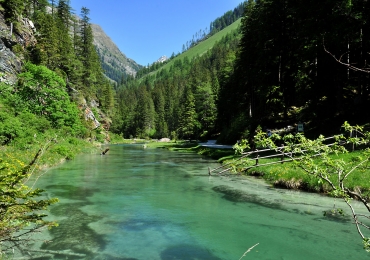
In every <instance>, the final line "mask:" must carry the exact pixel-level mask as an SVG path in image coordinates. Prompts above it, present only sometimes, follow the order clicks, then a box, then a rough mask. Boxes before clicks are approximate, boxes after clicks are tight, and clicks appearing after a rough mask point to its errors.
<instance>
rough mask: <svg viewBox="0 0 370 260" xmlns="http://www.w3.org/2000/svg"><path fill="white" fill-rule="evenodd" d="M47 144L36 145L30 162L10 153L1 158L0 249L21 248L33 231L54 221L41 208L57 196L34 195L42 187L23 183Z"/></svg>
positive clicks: (49, 226)
mask: <svg viewBox="0 0 370 260" xmlns="http://www.w3.org/2000/svg"><path fill="white" fill-rule="evenodd" d="M48 144H49V143H47V145H46V146H45V147H43V148H41V149H39V151H38V152H37V153H36V155H35V156H34V158H33V159H32V161H31V162H30V163H29V164H24V163H23V162H21V161H20V160H19V159H17V158H14V157H12V156H10V155H7V156H5V157H3V158H2V159H1V160H0V195H1V196H0V206H1V207H0V242H1V248H0V253H6V252H10V250H14V249H20V248H21V247H22V246H25V245H27V243H29V242H30V241H31V239H30V236H31V235H32V234H33V233H35V232H38V231H39V230H41V229H43V228H46V227H47V228H51V227H52V226H55V225H56V224H55V223H53V222H49V221H46V220H44V217H46V214H45V213H43V211H44V210H45V209H46V208H47V207H48V206H49V205H51V204H53V203H55V202H57V199H37V198H38V197H40V196H41V194H42V192H43V190H41V189H37V188H36V189H34V188H33V184H32V186H31V187H28V186H27V185H26V184H27V182H30V178H31V177H32V175H34V174H35V173H34V171H35V165H36V163H37V160H38V159H39V157H40V156H41V155H42V153H43V152H44V150H45V149H47V146H48Z"/></svg>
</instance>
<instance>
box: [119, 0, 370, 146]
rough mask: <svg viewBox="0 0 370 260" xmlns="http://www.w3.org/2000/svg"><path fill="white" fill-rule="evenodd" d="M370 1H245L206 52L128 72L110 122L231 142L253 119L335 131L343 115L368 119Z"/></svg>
mask: <svg viewBox="0 0 370 260" xmlns="http://www.w3.org/2000/svg"><path fill="white" fill-rule="evenodd" d="M369 7H370V5H369V3H368V2H366V1H324V2H322V1H321V2H319V1H309V2H307V1H304V2H302V1H298V2H297V1H257V2H255V1H248V2H247V3H246V4H245V6H244V16H243V19H242V25H241V28H240V29H239V30H235V31H233V32H232V33H230V34H228V35H227V36H226V37H224V38H223V39H222V40H220V41H218V43H217V44H215V45H214V46H213V47H212V49H210V50H209V51H208V52H206V53H203V54H202V55H198V56H197V57H194V58H192V59H189V58H188V57H187V55H185V54H186V53H187V52H190V51H191V50H192V48H191V49H189V50H188V51H186V52H185V53H183V54H182V55H181V56H179V57H176V59H175V60H174V61H173V63H172V64H171V66H170V68H169V69H168V70H167V69H159V70H158V72H157V73H156V74H155V73H154V74H153V73H151V74H148V76H144V77H143V79H144V80H136V81H135V80H132V79H130V78H128V79H127V80H126V82H124V84H123V85H122V86H121V87H120V90H119V91H118V97H119V99H118V100H119V102H120V103H119V113H118V114H117V115H116V120H115V123H114V128H113V129H114V131H116V132H120V133H122V134H123V135H124V136H125V137H130V136H140V137H156V138H159V137H169V136H170V137H172V138H175V137H177V138H218V140H219V141H223V142H231V143H233V142H235V141H236V140H238V139H240V138H246V137H249V136H250V135H253V133H254V131H255V129H256V128H257V127H258V126H260V127H261V128H262V129H267V128H283V127H287V126H288V125H291V126H294V125H295V124H297V123H298V122H302V123H304V124H305V132H306V133H307V134H308V135H311V136H314V135H318V134H320V133H322V134H331V133H338V132H339V131H340V126H341V124H342V123H343V122H344V121H346V120H347V121H349V122H350V123H352V124H366V123H368V121H369V117H368V116H367V114H366V113H364V112H363V111H367V110H368V109H369V102H368V101H369V100H368V99H369V71H368V69H367V68H368V67H367V66H368V62H367V60H368V56H369V44H370V42H369V30H370V27H369V17H368V15H367V13H368V11H369ZM166 66H167V67H168V66H169V65H166ZM141 74H142V73H140V72H139V75H141ZM154 75H155V76H154Z"/></svg>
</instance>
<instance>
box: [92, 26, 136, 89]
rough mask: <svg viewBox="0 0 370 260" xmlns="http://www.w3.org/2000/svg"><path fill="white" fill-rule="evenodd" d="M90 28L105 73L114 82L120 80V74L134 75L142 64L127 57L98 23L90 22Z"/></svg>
mask: <svg viewBox="0 0 370 260" xmlns="http://www.w3.org/2000/svg"><path fill="white" fill-rule="evenodd" d="M91 28H92V31H93V35H94V45H95V47H96V49H97V52H98V54H99V57H100V60H101V62H102V67H103V69H104V73H105V75H106V76H107V77H108V78H109V79H111V80H113V81H116V82H120V81H121V79H122V76H126V75H132V76H135V75H136V72H137V71H138V70H140V69H141V68H142V66H141V65H139V64H137V63H136V62H135V61H134V60H132V59H130V58H127V57H126V55H125V54H123V53H122V52H121V51H120V50H119V49H118V47H117V45H116V44H115V43H114V42H113V41H112V40H111V38H109V36H108V35H106V33H105V32H104V31H103V29H102V28H101V27H100V26H99V25H97V24H92V25H91Z"/></svg>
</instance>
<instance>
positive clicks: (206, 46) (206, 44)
mask: <svg viewBox="0 0 370 260" xmlns="http://www.w3.org/2000/svg"><path fill="white" fill-rule="evenodd" d="M240 23H241V18H240V19H238V20H237V21H235V22H234V23H232V24H231V25H229V26H227V27H226V28H224V29H223V30H221V31H219V32H217V33H216V34H214V35H212V36H211V37H209V38H208V39H206V40H204V41H202V42H200V43H199V44H197V45H196V46H194V47H192V48H190V49H189V50H187V51H185V52H184V53H182V54H180V55H179V56H177V57H175V58H174V59H173V60H171V61H169V62H168V63H167V64H165V65H164V66H163V67H161V68H160V69H158V70H156V71H153V72H151V73H149V74H148V75H154V74H157V73H158V72H159V71H161V70H162V69H164V70H169V69H170V67H171V66H172V64H173V63H174V62H175V61H176V60H182V59H184V58H185V57H187V58H188V59H189V60H191V59H193V58H194V57H196V56H198V55H199V56H201V55H203V54H204V53H206V52H207V51H208V50H210V49H211V48H212V47H213V46H214V45H215V43H216V42H217V41H219V40H221V39H222V37H224V36H226V35H227V34H228V33H230V32H231V31H233V30H236V29H237V28H238V27H239V25H240ZM144 78H145V77H144Z"/></svg>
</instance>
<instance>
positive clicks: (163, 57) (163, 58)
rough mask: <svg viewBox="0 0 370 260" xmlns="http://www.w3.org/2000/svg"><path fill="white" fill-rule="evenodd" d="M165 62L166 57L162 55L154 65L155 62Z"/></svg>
mask: <svg viewBox="0 0 370 260" xmlns="http://www.w3.org/2000/svg"><path fill="white" fill-rule="evenodd" d="M166 60H168V58H167V56H166V55H163V56H161V57H160V58H159V59H158V60H157V61H156V63H157V62H159V63H163V62H165V61H166Z"/></svg>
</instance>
